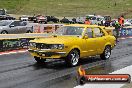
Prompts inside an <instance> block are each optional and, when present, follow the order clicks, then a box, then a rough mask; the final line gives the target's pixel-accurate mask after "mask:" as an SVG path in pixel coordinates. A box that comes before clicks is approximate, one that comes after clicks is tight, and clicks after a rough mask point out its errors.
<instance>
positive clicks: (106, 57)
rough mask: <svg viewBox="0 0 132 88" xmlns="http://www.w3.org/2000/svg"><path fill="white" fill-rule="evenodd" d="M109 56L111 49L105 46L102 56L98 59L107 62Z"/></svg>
mask: <svg viewBox="0 0 132 88" xmlns="http://www.w3.org/2000/svg"><path fill="white" fill-rule="evenodd" d="M110 55H111V47H110V46H106V47H105V50H104V52H103V54H101V55H100V57H101V59H102V60H107V59H109V58H110Z"/></svg>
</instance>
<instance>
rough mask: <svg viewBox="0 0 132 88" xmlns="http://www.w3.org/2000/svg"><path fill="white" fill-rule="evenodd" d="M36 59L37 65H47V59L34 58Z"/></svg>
mask: <svg viewBox="0 0 132 88" xmlns="http://www.w3.org/2000/svg"><path fill="white" fill-rule="evenodd" d="M34 59H35V60H36V61H37V63H45V61H46V59H41V58H40V57H36V56H34Z"/></svg>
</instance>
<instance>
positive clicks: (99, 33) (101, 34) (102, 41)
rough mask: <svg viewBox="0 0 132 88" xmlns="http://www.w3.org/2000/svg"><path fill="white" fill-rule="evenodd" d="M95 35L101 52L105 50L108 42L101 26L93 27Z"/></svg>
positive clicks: (98, 50)
mask: <svg viewBox="0 0 132 88" xmlns="http://www.w3.org/2000/svg"><path fill="white" fill-rule="evenodd" d="M93 32H94V37H95V39H96V46H97V52H98V54H101V53H102V52H103V51H104V48H105V44H106V42H107V37H106V36H105V33H104V32H103V31H102V29H101V28H99V27H95V28H93Z"/></svg>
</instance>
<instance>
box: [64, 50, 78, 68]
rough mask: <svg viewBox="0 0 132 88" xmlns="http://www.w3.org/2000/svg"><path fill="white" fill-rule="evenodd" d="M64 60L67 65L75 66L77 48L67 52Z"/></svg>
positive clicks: (76, 62)
mask: <svg viewBox="0 0 132 88" xmlns="http://www.w3.org/2000/svg"><path fill="white" fill-rule="evenodd" d="M65 61H66V63H67V64H68V65H69V66H76V65H77V64H78V62H79V52H78V50H76V49H74V50H72V51H71V52H70V53H69V54H68V56H67V58H66V59H65Z"/></svg>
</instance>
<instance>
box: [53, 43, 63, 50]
mask: <svg viewBox="0 0 132 88" xmlns="http://www.w3.org/2000/svg"><path fill="white" fill-rule="evenodd" d="M51 49H60V50H61V49H64V45H63V44H53V45H51Z"/></svg>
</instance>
